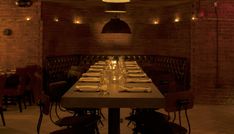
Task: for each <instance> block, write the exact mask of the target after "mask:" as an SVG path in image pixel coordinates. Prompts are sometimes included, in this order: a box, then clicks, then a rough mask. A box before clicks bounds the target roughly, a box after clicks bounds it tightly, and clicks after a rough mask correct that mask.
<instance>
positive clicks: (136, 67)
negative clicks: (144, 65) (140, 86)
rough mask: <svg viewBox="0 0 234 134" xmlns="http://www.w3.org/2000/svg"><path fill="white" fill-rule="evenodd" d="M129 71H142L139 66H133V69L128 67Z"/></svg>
mask: <svg viewBox="0 0 234 134" xmlns="http://www.w3.org/2000/svg"><path fill="white" fill-rule="evenodd" d="M126 69H127V70H137V69H141V68H140V67H139V66H134V67H133V66H132V67H126Z"/></svg>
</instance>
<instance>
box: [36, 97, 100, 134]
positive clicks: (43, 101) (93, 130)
mask: <svg viewBox="0 0 234 134" xmlns="http://www.w3.org/2000/svg"><path fill="white" fill-rule="evenodd" d="M39 108H40V115H39V119H38V123H37V133H38V134H39V133H40V127H41V123H42V118H43V115H49V117H50V120H51V121H52V123H54V124H55V125H57V126H60V127H64V126H66V127H67V128H65V129H60V130H56V131H54V132H51V134H62V133H63V134H75V133H79V134H99V130H98V126H97V121H98V120H99V118H100V117H99V116H96V115H93V114H90V115H85V116H75V115H69V116H65V117H59V118H58V119H57V120H55V119H53V118H52V117H53V115H52V114H53V113H52V105H51V101H50V97H49V96H48V95H45V94H42V95H41V97H40V101H39Z"/></svg>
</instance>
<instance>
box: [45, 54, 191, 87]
mask: <svg viewBox="0 0 234 134" xmlns="http://www.w3.org/2000/svg"><path fill="white" fill-rule="evenodd" d="M108 56H113V58H114V59H118V57H119V56H124V57H125V60H128V61H130V60H135V61H137V63H138V64H139V65H140V66H141V67H142V69H143V70H144V71H145V72H146V73H147V75H149V76H150V77H151V78H152V80H153V81H154V82H157V81H158V79H159V77H160V75H161V74H164V73H165V74H168V73H169V74H170V75H171V76H172V77H174V78H175V81H176V83H177V85H179V86H180V89H181V90H186V89H188V88H189V86H190V63H189V59H187V58H184V57H173V56H162V55H66V56H53V57H47V58H46V60H45V61H44V80H45V81H44V82H45V83H46V84H45V85H46V88H48V87H49V84H50V83H53V82H58V81H67V76H68V72H69V69H70V68H71V66H77V67H78V68H79V69H80V70H79V71H80V72H85V71H86V70H87V69H88V68H89V66H90V65H92V64H94V63H95V62H96V61H99V60H106V59H107V58H108ZM159 74H160V75H159ZM164 82H165V81H164ZM156 85H157V84H156ZM47 90H48V89H47Z"/></svg>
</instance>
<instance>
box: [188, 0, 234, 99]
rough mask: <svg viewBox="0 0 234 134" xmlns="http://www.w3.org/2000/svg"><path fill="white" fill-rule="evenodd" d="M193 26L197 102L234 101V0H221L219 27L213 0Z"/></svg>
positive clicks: (205, 3) (203, 6)
mask: <svg viewBox="0 0 234 134" xmlns="http://www.w3.org/2000/svg"><path fill="white" fill-rule="evenodd" d="M200 9H201V11H202V12H203V14H204V16H200V17H199V19H198V20H197V21H196V22H195V23H193V25H192V37H193V39H192V51H191V53H192V57H191V60H192V87H193V89H194V91H196V94H197V95H196V96H197V97H196V98H197V99H196V100H197V102H198V103H215V104H217V103H218V104H234V89H233V86H234V69H233V67H234V62H233V61H234V59H233V58H234V53H233V51H234V47H233V41H234V36H233V34H234V30H233V28H234V15H233V13H234V1H232V0H222V1H218V6H217V13H218V27H217V18H216V14H215V7H214V3H213V2H212V1H208V0H203V1H201V3H200Z"/></svg>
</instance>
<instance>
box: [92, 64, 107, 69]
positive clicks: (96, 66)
mask: <svg viewBox="0 0 234 134" xmlns="http://www.w3.org/2000/svg"><path fill="white" fill-rule="evenodd" d="M90 68H96V69H103V68H104V66H101V65H92V66H90Z"/></svg>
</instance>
